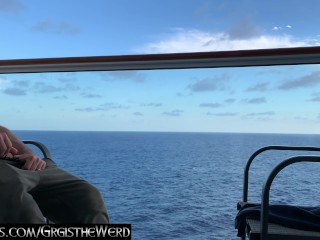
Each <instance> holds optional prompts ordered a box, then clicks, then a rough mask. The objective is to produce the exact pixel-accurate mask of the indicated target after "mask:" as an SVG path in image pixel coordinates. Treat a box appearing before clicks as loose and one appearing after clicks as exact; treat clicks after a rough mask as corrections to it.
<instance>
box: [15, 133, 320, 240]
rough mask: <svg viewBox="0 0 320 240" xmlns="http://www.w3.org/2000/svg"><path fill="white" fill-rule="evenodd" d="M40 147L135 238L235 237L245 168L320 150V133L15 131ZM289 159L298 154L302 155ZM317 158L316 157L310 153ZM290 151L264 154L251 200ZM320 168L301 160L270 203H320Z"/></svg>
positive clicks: (279, 182)
mask: <svg viewBox="0 0 320 240" xmlns="http://www.w3.org/2000/svg"><path fill="white" fill-rule="evenodd" d="M15 133H16V134H17V135H18V136H20V137H21V138H22V139H25V140H27V139H28V140H29V139H32V140H37V141H41V142H43V143H44V144H45V145H46V146H47V147H48V148H49V150H50V151H51V153H52V155H53V159H54V160H55V161H56V162H57V163H58V164H59V165H60V166H61V167H62V168H64V169H66V170H68V171H70V172H72V173H74V174H76V175H78V176H80V177H82V178H84V179H86V180H88V181H90V182H91V183H92V184H94V185H95V186H96V187H98V188H99V189H100V190H101V192H102V194H103V196H104V199H105V201H106V204H107V208H108V213H109V216H110V220H111V222H112V223H129V224H132V231H133V232H132V235H133V239H135V240H140V239H141V240H149V239H183V240H185V239H190V240H191V239H192V240H196V239H223V240H224V239H238V238H236V231H235V229H234V218H235V216H236V214H237V211H236V203H237V201H239V200H241V197H242V180H243V168H244V166H245V163H246V161H247V159H248V158H249V156H250V155H251V154H252V153H253V152H254V151H255V150H256V149H258V148H260V147H263V146H265V145H302V146H320V136H319V135H285V134H232V133H142V132H55V131H16V132H15ZM291 154H294V155H296V154H298V153H297V152H294V153H291ZM308 154H312V153H308ZM290 156H291V155H290V153H288V152H285V153H282V152H274V151H273V152H266V153H264V154H263V155H262V156H261V157H258V158H257V160H256V161H255V162H254V163H253V165H252V171H251V172H250V173H251V175H250V184H249V200H252V201H259V198H260V196H261V189H262V184H263V182H264V179H265V178H266V174H267V172H268V171H270V169H272V167H274V166H275V165H276V164H277V163H278V162H279V161H280V160H281V159H284V158H287V157H290ZM319 171H320V164H315V163H313V164H309V163H304V164H302V163H299V164H296V165H293V166H290V167H289V168H287V169H286V170H285V171H284V172H282V173H280V175H279V176H278V177H277V178H276V180H275V183H274V185H273V186H272V189H271V193H270V196H271V200H270V201H271V202H277V203H291V204H301V205H314V204H319V202H320V199H319V198H320V187H319V186H320V184H319V183H320V178H319Z"/></svg>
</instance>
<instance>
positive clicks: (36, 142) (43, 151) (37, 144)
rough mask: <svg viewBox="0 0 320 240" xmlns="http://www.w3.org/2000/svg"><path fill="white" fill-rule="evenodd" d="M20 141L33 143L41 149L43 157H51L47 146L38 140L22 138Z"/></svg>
mask: <svg viewBox="0 0 320 240" xmlns="http://www.w3.org/2000/svg"><path fill="white" fill-rule="evenodd" d="M22 142H23V143H24V144H30V145H34V146H36V147H37V148H39V150H40V151H41V153H42V154H43V157H44V158H49V159H51V153H50V151H49V150H48V148H47V147H46V146H45V145H44V144H43V143H41V142H38V141H34V140H22Z"/></svg>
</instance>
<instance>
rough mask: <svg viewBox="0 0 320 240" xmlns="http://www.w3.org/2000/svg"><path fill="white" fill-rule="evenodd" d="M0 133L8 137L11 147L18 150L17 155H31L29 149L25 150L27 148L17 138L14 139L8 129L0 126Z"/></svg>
mask: <svg viewBox="0 0 320 240" xmlns="http://www.w3.org/2000/svg"><path fill="white" fill-rule="evenodd" d="M0 132H3V133H5V134H6V135H7V136H8V137H9V139H10V141H11V143H12V146H13V147H14V148H16V149H17V150H18V154H24V153H33V152H32V151H31V149H29V148H27V146H26V145H25V144H24V143H23V142H22V141H20V140H19V138H18V137H16V136H15V135H14V134H13V133H12V132H11V131H10V130H9V129H7V128H5V127H2V126H0Z"/></svg>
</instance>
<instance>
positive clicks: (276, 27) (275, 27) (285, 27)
mask: <svg viewBox="0 0 320 240" xmlns="http://www.w3.org/2000/svg"><path fill="white" fill-rule="evenodd" d="M283 29H292V26H291V25H289V24H288V25H286V26H274V27H273V28H272V30H273V31H281V30H283Z"/></svg>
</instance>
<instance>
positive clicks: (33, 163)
mask: <svg viewBox="0 0 320 240" xmlns="http://www.w3.org/2000/svg"><path fill="white" fill-rule="evenodd" d="M14 157H16V158H18V159H19V160H20V161H22V162H24V165H23V167H22V169H25V170H36V171H40V170H43V169H45V167H46V162H45V161H43V160H42V159H41V158H40V157H38V156H37V155H36V154H32V153H24V154H20V155H15V156H14Z"/></svg>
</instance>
